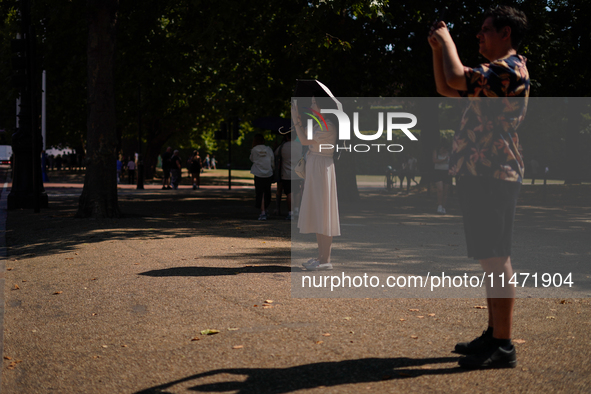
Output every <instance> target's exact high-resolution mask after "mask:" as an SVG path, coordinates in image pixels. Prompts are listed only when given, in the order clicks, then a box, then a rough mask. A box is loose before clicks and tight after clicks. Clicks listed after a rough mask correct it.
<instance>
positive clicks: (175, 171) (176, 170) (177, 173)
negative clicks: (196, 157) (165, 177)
mask: <svg viewBox="0 0 591 394" xmlns="http://www.w3.org/2000/svg"><path fill="white" fill-rule="evenodd" d="M181 163H182V161H181V157H180V156H179V151H178V150H177V149H175V150H174V152H173V153H172V157H171V158H170V176H171V181H170V183H171V184H172V188H173V189H174V190H177V189H178V188H179V184H180V183H181V175H182V173H181V171H182V168H183V166H182V165H181Z"/></svg>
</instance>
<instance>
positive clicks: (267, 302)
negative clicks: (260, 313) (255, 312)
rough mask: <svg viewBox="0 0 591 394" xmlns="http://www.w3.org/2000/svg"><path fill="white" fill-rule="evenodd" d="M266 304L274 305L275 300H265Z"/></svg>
mask: <svg viewBox="0 0 591 394" xmlns="http://www.w3.org/2000/svg"><path fill="white" fill-rule="evenodd" d="M265 303H266V304H272V303H273V300H265Z"/></svg>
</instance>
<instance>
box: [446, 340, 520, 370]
mask: <svg viewBox="0 0 591 394" xmlns="http://www.w3.org/2000/svg"><path fill="white" fill-rule="evenodd" d="M458 363H459V364H460V367H462V368H466V369H484V368H515V367H516V366H517V355H516V353H515V346H513V345H511V348H510V349H509V350H506V349H503V348H502V347H489V349H488V350H485V351H483V352H481V353H478V354H473V355H471V356H467V357H463V358H461V359H460V361H459V362H458Z"/></svg>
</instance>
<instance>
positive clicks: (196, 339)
mask: <svg viewBox="0 0 591 394" xmlns="http://www.w3.org/2000/svg"><path fill="white" fill-rule="evenodd" d="M200 340H201V338H199V337H195V338H192V339H191V341H200Z"/></svg>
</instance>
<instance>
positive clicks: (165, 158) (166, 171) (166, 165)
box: [162, 146, 172, 190]
mask: <svg viewBox="0 0 591 394" xmlns="http://www.w3.org/2000/svg"><path fill="white" fill-rule="evenodd" d="M171 157H172V148H171V147H170V146H169V147H168V148H166V152H164V153H163V154H162V190H165V189H172V187H170V168H171V167H170V158H171Z"/></svg>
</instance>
